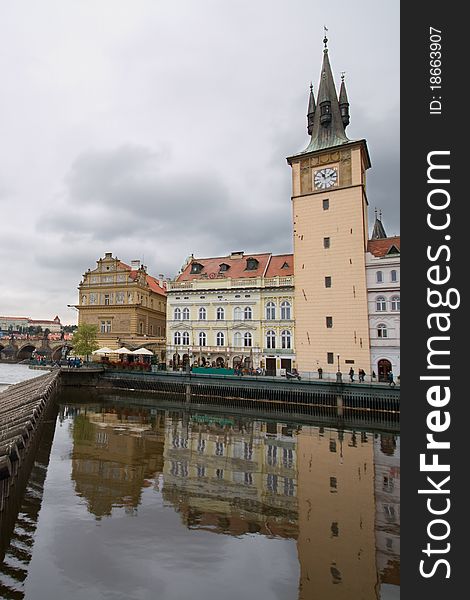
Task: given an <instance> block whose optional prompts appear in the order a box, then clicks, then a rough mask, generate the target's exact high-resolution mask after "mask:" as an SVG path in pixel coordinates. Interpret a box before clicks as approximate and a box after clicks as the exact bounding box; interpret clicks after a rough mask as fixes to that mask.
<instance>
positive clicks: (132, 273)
mask: <svg viewBox="0 0 470 600" xmlns="http://www.w3.org/2000/svg"><path fill="white" fill-rule="evenodd" d="M119 266H120V267H121V268H122V269H123V270H124V271H129V277H130V278H131V279H136V278H137V271H136V270H135V269H132V267H131V266H129V265H126V263H123V262H122V261H121V260H120V261H119ZM146 281H147V284H148V286H149V288H150V289H151V290H152V291H153V292H155V293H156V294H160V295H161V296H166V283H165V282H162V283H163V287H162V286H161V285H160V284H159V283H158V280H157V279H155V277H152V275H148V274H146Z"/></svg>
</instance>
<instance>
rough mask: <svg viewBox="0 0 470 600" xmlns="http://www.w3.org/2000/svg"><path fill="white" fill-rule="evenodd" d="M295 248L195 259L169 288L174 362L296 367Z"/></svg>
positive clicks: (272, 371)
mask: <svg viewBox="0 0 470 600" xmlns="http://www.w3.org/2000/svg"><path fill="white" fill-rule="evenodd" d="M293 272H294V266H293V257H292V254H283V255H278V256H273V255H272V254H270V253H264V254H248V255H245V254H244V253H243V252H233V253H232V254H231V255H229V256H222V257H216V258H197V259H196V258H194V257H193V256H191V257H190V259H189V260H188V261H187V262H186V264H185V265H184V266H183V268H182V271H181V273H180V275H179V276H178V277H177V278H176V280H175V281H171V282H168V289H167V359H168V361H167V362H168V363H169V367H170V368H172V367H173V368H179V367H180V366H184V365H186V364H187V363H188V362H189V363H190V364H191V365H193V366H206V365H207V364H209V365H211V366H213V367H225V368H227V367H228V368H234V367H235V366H236V365H241V366H242V367H245V368H254V369H257V368H260V369H264V370H265V372H266V374H268V375H280V374H281V373H284V371H290V370H292V368H293V367H294V366H295V354H294V277H293Z"/></svg>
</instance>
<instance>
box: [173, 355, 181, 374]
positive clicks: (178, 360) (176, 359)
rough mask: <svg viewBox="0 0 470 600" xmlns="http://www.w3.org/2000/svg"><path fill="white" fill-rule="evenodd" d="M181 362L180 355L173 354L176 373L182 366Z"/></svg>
mask: <svg viewBox="0 0 470 600" xmlns="http://www.w3.org/2000/svg"><path fill="white" fill-rule="evenodd" d="M180 361H181V357H180V355H179V354H178V353H175V354H173V365H172V366H173V370H174V371H176V369H177V368H178V367H179V365H180Z"/></svg>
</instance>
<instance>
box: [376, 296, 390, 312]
mask: <svg viewBox="0 0 470 600" xmlns="http://www.w3.org/2000/svg"><path fill="white" fill-rule="evenodd" d="M375 308H376V310H377V312H383V311H385V310H387V301H386V300H385V298H384V296H377V298H376V299H375Z"/></svg>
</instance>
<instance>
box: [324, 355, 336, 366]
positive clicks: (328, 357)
mask: <svg viewBox="0 0 470 600" xmlns="http://www.w3.org/2000/svg"><path fill="white" fill-rule="evenodd" d="M326 362H327V363H328V364H329V365H332V364H334V362H335V357H334V354H333V352H327V353H326Z"/></svg>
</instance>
